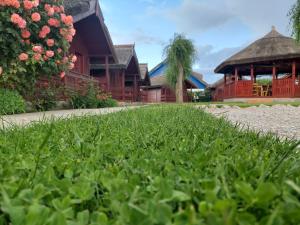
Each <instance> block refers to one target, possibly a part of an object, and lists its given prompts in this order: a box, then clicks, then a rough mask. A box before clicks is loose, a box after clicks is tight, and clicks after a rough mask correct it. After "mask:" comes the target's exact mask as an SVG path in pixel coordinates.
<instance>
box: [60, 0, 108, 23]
mask: <svg viewBox="0 0 300 225" xmlns="http://www.w3.org/2000/svg"><path fill="white" fill-rule="evenodd" d="M64 7H65V10H66V13H67V14H69V15H72V16H73V17H74V22H78V21H80V20H82V19H84V18H86V17H88V16H90V15H92V14H95V13H96V11H97V9H96V8H97V1H96V0H64ZM100 14H101V17H102V18H103V15H102V13H101V10H100Z"/></svg>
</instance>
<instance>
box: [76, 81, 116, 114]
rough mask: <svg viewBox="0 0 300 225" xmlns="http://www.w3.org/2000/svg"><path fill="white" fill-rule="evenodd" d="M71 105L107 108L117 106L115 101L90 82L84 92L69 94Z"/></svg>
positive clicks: (78, 107) (85, 107)
mask: <svg viewBox="0 0 300 225" xmlns="http://www.w3.org/2000/svg"><path fill="white" fill-rule="evenodd" d="M71 105H72V106H73V108H74V109H93V108H107V107H115V106H117V101H115V100H114V99H112V98H111V96H110V95H108V94H106V93H105V92H103V91H101V90H99V89H97V88H96V87H95V86H94V85H93V84H90V85H89V86H88V90H87V92H86V93H85V94H80V93H73V94H71Z"/></svg>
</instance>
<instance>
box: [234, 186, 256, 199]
mask: <svg viewBox="0 0 300 225" xmlns="http://www.w3.org/2000/svg"><path fill="white" fill-rule="evenodd" d="M235 189H236V191H237V194H238V196H239V197H240V198H242V199H243V200H245V201H246V202H247V203H250V202H252V200H253V197H254V190H253V188H252V187H251V185H250V184H248V183H245V182H237V183H236V184H235Z"/></svg>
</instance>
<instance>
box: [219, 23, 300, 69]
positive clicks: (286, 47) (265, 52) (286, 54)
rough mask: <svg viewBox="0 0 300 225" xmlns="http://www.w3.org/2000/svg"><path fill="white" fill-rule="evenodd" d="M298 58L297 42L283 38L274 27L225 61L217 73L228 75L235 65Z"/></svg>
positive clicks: (299, 53)
mask: <svg viewBox="0 0 300 225" xmlns="http://www.w3.org/2000/svg"><path fill="white" fill-rule="evenodd" d="M298 57H300V46H299V45H298V44H297V43H296V41H295V40H294V39H293V38H290V37H286V36H283V35H282V34H280V33H278V32H277V31H276V29H275V27H272V31H271V32H270V33H268V34H267V35H266V36H264V37H263V38H261V39H259V40H257V41H255V42H254V43H252V44H251V45H249V46H248V47H246V48H245V49H243V50H242V51H240V52H238V53H237V54H235V55H233V56H232V57H230V58H229V59H227V60H226V61H224V62H223V63H222V64H221V65H219V66H218V67H217V68H216V69H215V72H216V73H226V72H228V70H230V69H231V67H233V66H235V65H241V64H250V63H258V62H267V61H273V60H281V59H292V58H298Z"/></svg>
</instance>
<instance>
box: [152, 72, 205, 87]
mask: <svg viewBox="0 0 300 225" xmlns="http://www.w3.org/2000/svg"><path fill="white" fill-rule="evenodd" d="M193 77H195V78H196V79H193ZM150 80H151V86H169V83H168V80H167V77H166V76H165V75H164V74H163V75H158V76H154V77H151V78H150ZM187 81H189V82H190V83H192V84H194V85H195V86H196V87H200V86H205V87H207V86H208V84H207V83H206V82H205V81H204V80H203V75H202V74H200V73H197V72H193V73H192V74H191V76H190V77H188V79H187ZM200 83H201V84H200Z"/></svg>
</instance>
